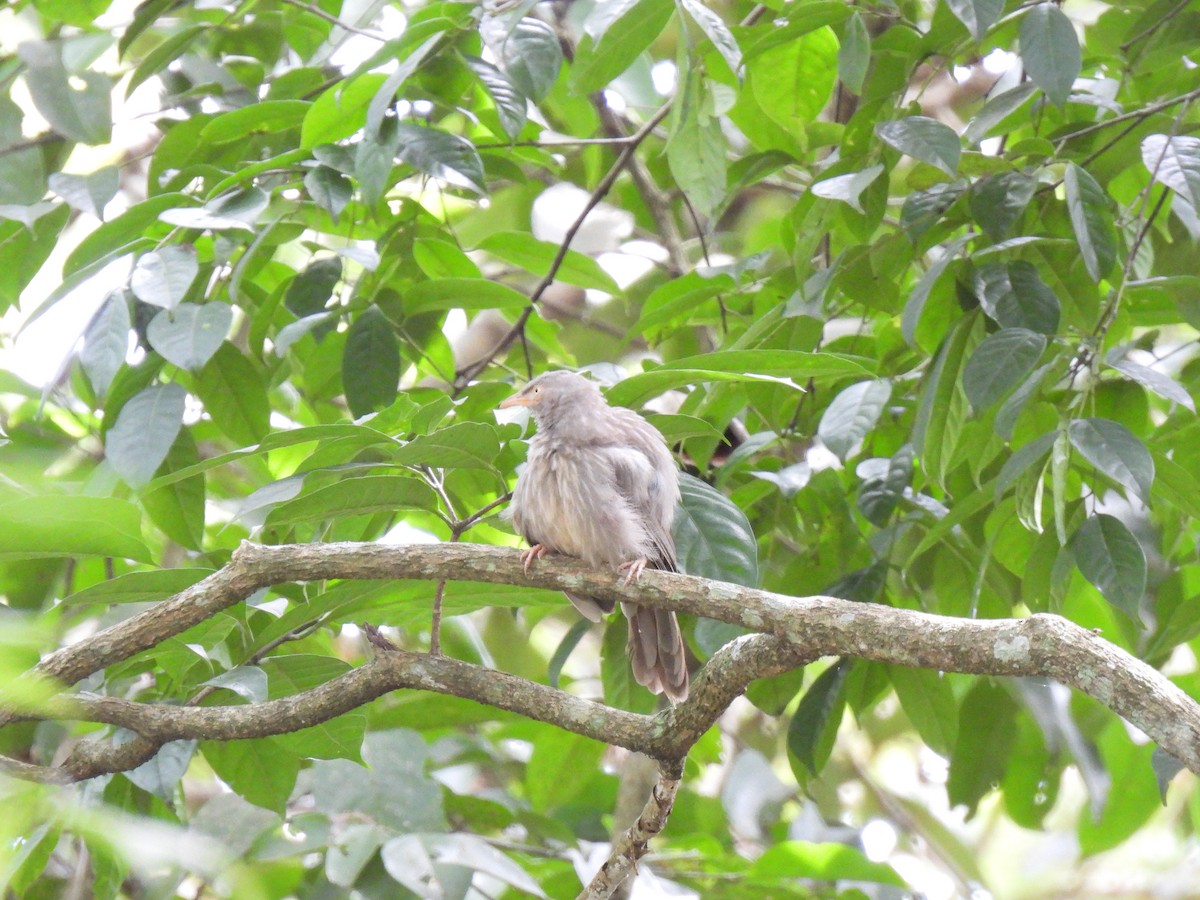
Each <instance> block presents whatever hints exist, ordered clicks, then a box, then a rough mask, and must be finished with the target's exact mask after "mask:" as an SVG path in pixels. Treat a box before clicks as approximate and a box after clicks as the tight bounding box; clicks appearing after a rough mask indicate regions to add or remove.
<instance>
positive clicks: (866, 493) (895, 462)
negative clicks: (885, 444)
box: [827, 444, 913, 600]
mask: <svg viewBox="0 0 1200 900" xmlns="http://www.w3.org/2000/svg"><path fill="white" fill-rule="evenodd" d="M912 477H913V448H912V445H911V444H905V445H904V446H903V447H901V448H900V449H899V450H897V451H896V452H895V453H894V454H893V455H892V458H891V459H890V460H888V467H887V471H886V472H885V473H884V474H883V477H881V478H867V479H865V480H864V481H863V482H862V484H861V485H859V488H858V508H859V509H860V510H861V511H862V514H863V515H864V516H865V517H866V519H867V521H868V522H870V523H871V524H872V525H878V526H879V527H880V528H883V527H885V526H886V525H887V523H888V520H889V519H890V518H891V517H892V513H893V512H895V510H896V507H897V506H898V505H899V503H900V499H901V498H902V497H903V496H904V489H905V488H907V487H908V486H909V485H910V484H912ZM827 592H828V593H830V594H831V595H832V596H835V597H841V596H844V595H843V594H840V593H833V590H832V589H829V591H827ZM846 599H848V600H857V599H865V600H871V599H873V597H867V598H859V597H847V598H846Z"/></svg>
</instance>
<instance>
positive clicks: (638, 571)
mask: <svg viewBox="0 0 1200 900" xmlns="http://www.w3.org/2000/svg"><path fill="white" fill-rule="evenodd" d="M647 562H649V560H647V559H646V558H645V557H643V558H642V559H635V560H632V561H631V562H627V563H621V565H619V566H618V567H617V568H618V569H628V570H629V571H628V572H626V573H625V581H624V584H625V586H626V587H628V586H629V584H630V583H632V582H634V581H637V580H638V579H639V578H641V577H642V570H643V569H645V568H646V563H647Z"/></svg>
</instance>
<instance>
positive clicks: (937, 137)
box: [875, 116, 962, 175]
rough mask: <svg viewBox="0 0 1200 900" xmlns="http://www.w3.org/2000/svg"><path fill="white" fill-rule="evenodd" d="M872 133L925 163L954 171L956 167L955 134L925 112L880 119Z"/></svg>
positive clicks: (947, 126) (956, 137)
mask: <svg viewBox="0 0 1200 900" xmlns="http://www.w3.org/2000/svg"><path fill="white" fill-rule="evenodd" d="M875 133H876V134H878V135H879V137H880V139H881V140H883V141H884V143H887V144H890V145H891V146H893V147H895V148H896V149H897V150H899V151H900V152H901V153H905V154H907V155H908V156H911V157H912V158H913V159H919V160H920V161H921V162H924V163H929V165H931V166H935V167H937V168H939V169H941V170H942V171H943V172H945V173H946V174H947V175H954V174H955V173H956V172H957V171H958V158H959V155H960V154H961V153H962V146H961V145H960V143H959V140H958V135H957V134H955V133H954V129H953V128H951V127H950V126H949V125H945V124H943V123H941V122H939V121H938V120H937V119H930V118H928V117H927V116H909V117H908V118H907V119H895V120H893V121H891V122H880V123H879V124H878V125H876V126H875Z"/></svg>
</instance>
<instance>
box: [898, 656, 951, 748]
mask: <svg viewBox="0 0 1200 900" xmlns="http://www.w3.org/2000/svg"><path fill="white" fill-rule="evenodd" d="M888 674H889V675H890V676H891V679H892V686H893V687H894V688H895V689H896V696H897V697H899V698H900V705H901V706H902V707H903V708H904V712H905V714H906V715H907V716H908V720H909V721H910V722H912V723H913V726H914V727H915V728H916V729H917V734H919V735H920V736H921V739H922V740H924V741H925V743H926V744H927V745H928V746H929V749H930V750H933V751H934V752H935V753H939V754H941V755H942V756H948V755H949V754H950V749H951V748H952V747H953V746H954V744H955V741H957V740H958V704H957V703H956V702H955V700H954V692H953V691H952V690H951V689H950V682H949V681H947V680H946V678H945V677H943V676H942V675H941V674H940V673H938V672H934V671H931V670H929V669H910V668H908V667H907V666H889V667H888Z"/></svg>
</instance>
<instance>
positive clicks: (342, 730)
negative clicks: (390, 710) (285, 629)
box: [259, 653, 367, 762]
mask: <svg viewBox="0 0 1200 900" xmlns="http://www.w3.org/2000/svg"><path fill="white" fill-rule="evenodd" d="M259 665H260V666H261V668H262V670H263V671H264V672H266V674H267V686H268V699H270V700H278V699H280V698H281V697H290V696H292V695H293V694H300V693H303V692H304V691H310V690H313V689H314V688H317V687H320V686H321V685H323V684H325V683H326V682H327V681H332V680H333V679H335V678H337V677H339V676H341V675H344V674H346V673H347V672H349V671H350V665H349V663H346V662H344V661H342V660H340V659H335V658H332V657H329V656H318V655H316V654H310V653H295V654H288V655H285V656H272V657H269V658H267V659H264V660H263V661H262V662H261V663H260V664H259ZM366 728H367V716H366V713H365V712H363V711H362V710H361V709H356V710H352V711H350V712H347V713H342V715H340V716H336V717H335V718H332V719H329V720H327V721H325V722H321V723H319V724H317V725H313V726H311V727H309V728H302V729H301V730H299V731H294V732H291V733H289V734H283V735H279V736H278V737H276V738H275V740H276V741H278V742H279V743H280V745H281V746H283V747H286V748H287V749H288V751H289V753H292V754H295V755H296V756H298V757H302V758H308V759H349V760H354V761H355V762H358V761H360V760H361V759H362V743H363V737H364V735H365V734H366Z"/></svg>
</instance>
